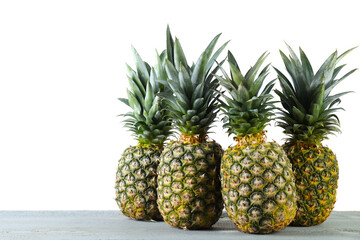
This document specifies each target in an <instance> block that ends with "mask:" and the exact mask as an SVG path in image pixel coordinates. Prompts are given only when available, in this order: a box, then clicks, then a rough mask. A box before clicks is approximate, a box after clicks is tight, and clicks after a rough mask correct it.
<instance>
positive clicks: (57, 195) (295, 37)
mask: <svg viewBox="0 0 360 240" xmlns="http://www.w3.org/2000/svg"><path fill="white" fill-rule="evenodd" d="M356 2H357V1H305V0H302V1H268V0H267V1H226V0H222V1H209V0H207V1H199V0H198V1H195V0H193V1H186V0H182V1H135V0H132V1H90V0H87V1H73V0H72V1H66V0H62V1H15V0H14V1H1V2H0V81H1V82H0V209H2V210H37V209H39V210H46V209H54V210H66V209H79V210H81V209H90V210H91V209H117V206H116V204H115V201H114V196H115V194H114V180H115V172H116V168H117V160H118V158H119V157H120V155H121V153H122V151H123V150H124V149H125V148H126V147H128V146H129V145H130V144H135V141H134V140H132V138H131V135H130V133H129V132H127V131H126V130H125V129H123V128H122V125H121V122H120V121H121V119H120V118H119V117H116V116H117V115H118V114H120V113H124V112H126V111H127V110H128V109H126V108H125V107H124V105H122V103H121V102H119V101H118V100H117V98H118V97H125V96H126V95H125V94H126V87H127V79H126V73H125V62H128V63H129V64H130V65H133V64H132V62H133V59H132V55H131V51H130V46H131V44H133V45H134V46H135V47H136V48H137V50H138V51H139V53H140V54H141V56H142V57H143V59H144V60H146V61H148V62H150V63H154V59H155V48H157V49H158V50H159V51H160V50H162V49H164V47H165V29H166V25H167V24H170V26H171V29H172V33H173V35H176V36H177V37H179V39H180V41H181V43H182V45H183V48H184V50H185V53H186V54H187V58H188V61H190V60H191V61H196V59H197V57H198V56H199V55H200V53H201V51H202V50H204V48H205V47H206V45H207V44H208V42H209V41H210V40H211V39H212V38H213V37H214V36H215V35H216V34H217V33H219V32H222V33H223V35H222V37H221V38H220V42H219V43H223V42H225V41H226V40H229V39H231V43H230V44H229V45H228V46H229V49H231V50H232V52H233V53H234V55H235V57H236V58H237V59H238V61H239V64H240V66H241V68H242V69H243V71H245V70H246V69H247V68H248V67H249V66H250V65H251V64H253V63H254V62H255V61H256V59H257V58H258V57H259V56H260V54H261V53H262V52H264V51H266V50H268V51H270V52H271V54H270V56H269V58H268V62H272V64H273V65H274V66H276V67H278V68H280V69H281V70H284V66H283V64H282V62H281V59H280V56H279V53H278V49H282V50H284V51H285V52H287V49H286V47H285V44H284V41H286V42H287V43H289V44H290V45H291V46H293V48H294V49H297V48H298V46H299V45H300V46H301V47H302V48H303V50H304V51H305V52H306V53H307V55H308V57H309V58H310V60H311V62H312V64H313V67H314V68H315V69H317V68H318V67H319V66H320V64H321V63H322V62H323V61H324V60H325V59H326V58H327V57H328V56H329V55H330V54H331V53H332V52H333V51H334V50H336V49H338V50H339V51H340V52H343V51H345V50H347V49H349V48H351V47H354V46H357V45H359V44H360V14H359V7H358V6H357V5H356ZM219 46H220V45H219ZM342 62H343V63H348V65H347V67H346V68H345V70H350V69H353V68H357V67H359V65H360V49H356V50H355V51H353V52H352V53H351V54H349V55H348V56H347V57H346V58H345V59H343V61H342ZM344 73H345V71H344ZM274 77H275V74H274V71H272V73H271V76H270V77H269V79H268V80H270V79H272V78H274ZM345 90H354V91H355V92H356V93H353V94H349V95H347V96H345V97H343V101H342V103H341V106H342V107H344V108H346V110H347V111H346V112H340V113H339V117H340V120H341V123H342V131H343V133H342V134H339V135H337V136H330V140H329V141H326V144H327V145H328V146H329V147H330V148H331V149H333V150H334V152H335V153H336V154H337V157H338V160H339V164H340V181H339V189H338V200H337V203H336V206H335V210H360V205H359V204H358V199H359V197H360V193H359V191H358V188H359V186H358V185H359V183H360V181H359V169H360V159H359V142H358V139H359V134H360V131H359V126H358V125H359V121H358V117H359V116H358V115H359V114H358V113H359V110H358V108H359V106H358V104H359V102H360V74H359V72H356V73H355V74H353V75H352V76H351V77H349V79H347V80H346V81H344V82H343V83H342V84H341V85H340V86H339V87H338V88H337V90H336V91H337V92H339V91H345ZM267 130H268V139H269V140H272V139H273V140H276V141H277V142H280V143H283V138H284V135H282V133H281V129H279V128H275V127H274V124H272V126H270V127H268V128H267ZM213 131H214V132H215V133H216V134H212V135H211V137H213V138H214V139H216V140H217V141H218V142H219V143H221V144H222V145H223V147H224V148H226V147H227V146H228V145H229V144H231V143H232V138H231V137H227V135H226V134H225V133H224V131H223V130H222V129H221V127H220V124H218V127H216V128H214V129H213Z"/></svg>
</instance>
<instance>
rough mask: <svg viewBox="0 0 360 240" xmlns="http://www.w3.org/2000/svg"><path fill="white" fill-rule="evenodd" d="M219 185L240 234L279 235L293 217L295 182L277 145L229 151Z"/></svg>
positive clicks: (249, 146) (237, 147)
mask: <svg viewBox="0 0 360 240" xmlns="http://www.w3.org/2000/svg"><path fill="white" fill-rule="evenodd" d="M221 182H222V194H223V198H224V202H225V208H226V211H227V212H228V215H229V217H230V219H231V220H232V221H233V223H234V224H235V225H236V226H237V227H238V228H239V229H240V230H241V231H243V232H247V233H261V234H264V233H271V232H274V231H278V230H281V229H283V228H285V227H286V226H287V225H289V224H290V222H291V221H292V220H293V218H294V216H295V212H296V204H295V203H296V191H295V179H294V175H293V173H292V170H291V164H290V161H289V159H288V158H287V157H286V155H285V152H284V150H283V149H282V148H281V146H280V145H279V144H277V143H274V142H268V143H261V144H258V145H246V146H242V147H240V146H235V147H230V148H228V149H227V150H226V151H225V154H224V157H223V160H222V164H221Z"/></svg>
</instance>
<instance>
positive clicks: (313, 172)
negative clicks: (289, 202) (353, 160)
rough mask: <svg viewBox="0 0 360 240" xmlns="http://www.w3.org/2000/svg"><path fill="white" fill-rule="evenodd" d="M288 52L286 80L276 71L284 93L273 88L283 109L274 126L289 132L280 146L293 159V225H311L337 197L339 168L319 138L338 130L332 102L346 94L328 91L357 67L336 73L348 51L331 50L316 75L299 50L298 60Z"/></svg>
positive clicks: (328, 211) (327, 212)
mask: <svg viewBox="0 0 360 240" xmlns="http://www.w3.org/2000/svg"><path fill="white" fill-rule="evenodd" d="M288 48H289V51H290V56H289V57H287V56H286V55H285V54H284V53H283V52H281V51H280V54H281V57H282V59H283V61H284V64H285V67H286V70H287V72H288V73H289V75H290V80H289V79H288V78H287V77H286V76H285V75H284V74H283V73H282V72H280V71H279V70H278V69H276V68H275V70H276V71H277V73H278V79H279V81H280V85H281V89H282V91H281V92H280V91H278V90H275V91H276V93H277V94H278V95H279V97H280V99H281V103H282V106H283V109H282V110H281V117H280V118H279V122H278V125H279V126H280V127H282V128H283V129H284V133H285V134H287V135H288V136H289V138H288V139H287V142H286V143H285V144H284V149H285V151H286V153H287V155H288V157H289V159H290V160H291V163H292V166H293V171H294V175H295V178H296V188H297V193H298V200H297V206H298V210H297V213H296V217H295V219H294V221H293V222H292V225H296V226H314V225H318V224H321V223H322V222H324V221H325V220H326V219H327V218H328V217H329V216H330V214H331V211H332V209H333V207H334V204H335V201H336V189H337V186H338V178H339V166H338V161H337V159H336V156H335V154H334V153H333V152H332V151H331V150H330V149H329V148H328V147H326V146H323V145H322V143H321V142H322V141H323V140H324V139H327V138H328V137H327V136H328V134H334V133H336V132H340V128H339V126H340V123H339V119H338V117H337V116H336V115H335V112H336V111H338V110H341V109H342V108H337V107H335V105H336V104H337V103H339V102H340V97H341V96H342V95H344V94H346V93H348V92H342V93H338V94H334V95H330V93H331V91H332V89H333V88H334V87H335V86H336V85H337V84H338V83H339V82H341V81H342V80H344V79H345V78H346V77H347V76H349V75H350V74H352V73H353V72H354V71H355V70H356V69H354V70H351V71H349V72H348V73H346V74H345V75H344V76H342V77H340V78H337V75H338V74H339V72H340V71H341V69H342V68H343V67H344V66H345V65H341V66H337V64H338V63H339V61H340V60H341V59H342V58H343V57H344V56H345V55H346V54H347V53H349V52H350V51H351V50H352V49H350V50H348V51H346V52H345V53H343V54H341V55H340V56H338V53H337V51H335V52H334V53H333V54H331V55H330V56H329V57H328V59H327V60H326V61H325V62H324V63H323V64H322V66H321V67H320V68H319V70H318V71H317V72H316V73H315V74H314V72H313V69H312V67H311V64H310V62H309V60H308V58H307V56H306V55H305V53H304V52H303V51H302V50H301V48H300V58H299V57H298V56H297V55H296V54H295V53H294V51H293V50H292V49H291V48H290V47H289V46H288Z"/></svg>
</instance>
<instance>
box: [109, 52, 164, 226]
mask: <svg viewBox="0 0 360 240" xmlns="http://www.w3.org/2000/svg"><path fill="white" fill-rule="evenodd" d="M133 53H134V57H135V63H136V71H135V70H133V69H131V68H130V67H129V66H128V79H129V85H130V89H128V99H125V98H119V100H120V101H122V102H124V103H125V104H126V105H128V106H129V107H131V108H132V110H133V111H132V112H128V113H127V114H124V115H123V116H125V117H126V119H125V121H124V122H125V127H127V128H129V130H130V131H132V132H133V134H134V137H135V138H136V139H137V141H138V145H136V146H130V147H128V148H127V149H125V151H124V153H123V154H122V156H121V158H120V160H119V163H118V170H117V173H116V183H115V190H116V202H117V204H118V206H119V208H120V210H121V212H122V213H123V214H124V215H125V216H128V217H130V218H133V219H136V220H161V219H162V218H161V215H160V213H159V210H158V207H157V203H156V201H157V193H156V187H157V181H156V179H157V166H158V163H159V160H160V154H161V152H162V149H163V145H164V141H165V140H166V138H167V137H168V136H169V135H170V133H171V122H170V120H169V117H167V114H166V110H165V109H164V108H163V106H164V105H163V103H162V101H161V100H160V98H159V97H158V96H156V95H157V94H159V93H160V92H164V91H165V90H166V89H165V88H164V86H163V85H162V84H160V83H159V80H160V79H164V78H166V73H165V69H164V67H163V62H164V57H165V55H166V54H165V52H164V53H162V54H161V55H160V56H159V55H158V56H157V65H156V66H155V67H154V68H150V66H149V65H148V64H147V63H146V62H144V61H143V60H142V59H141V57H140V56H139V54H138V53H137V52H136V50H135V49H133Z"/></svg>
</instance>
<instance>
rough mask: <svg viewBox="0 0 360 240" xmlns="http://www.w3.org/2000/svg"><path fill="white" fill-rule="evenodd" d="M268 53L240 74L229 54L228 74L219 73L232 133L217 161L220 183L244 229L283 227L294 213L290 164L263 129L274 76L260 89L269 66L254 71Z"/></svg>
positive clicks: (268, 115)
mask: <svg viewBox="0 0 360 240" xmlns="http://www.w3.org/2000/svg"><path fill="white" fill-rule="evenodd" d="M266 56H267V54H266V53H264V54H263V55H262V56H261V57H260V58H259V60H258V61H257V62H256V63H255V65H254V66H253V67H251V68H250V70H249V71H248V72H247V73H246V75H245V76H243V75H242V73H241V71H240V68H239V66H238V64H237V62H236V60H235V58H234V57H233V55H232V54H231V52H229V53H228V61H229V65H230V72H231V77H229V76H228V75H227V74H226V72H225V71H223V74H224V77H220V76H217V78H218V80H219V82H220V84H221V85H222V86H223V87H224V88H225V89H226V90H227V92H228V93H229V95H226V94H225V93H223V94H222V95H223V97H224V98H225V102H223V103H222V110H223V112H224V115H225V117H224V119H223V121H224V127H225V128H227V131H228V133H229V135H230V134H234V135H235V139H236V141H237V144H236V145H235V146H230V147H229V148H228V149H227V150H226V151H225V154H224V156H223V159H222V162H221V184H222V195H223V199H224V202H225V208H226V211H227V213H228V215H229V218H230V219H231V220H232V221H233V223H234V224H235V225H236V227H238V228H239V229H240V230H241V231H243V232H246V233H260V234H265V233H271V232H274V231H279V230H281V229H284V228H285V227H286V226H287V225H289V224H290V222H291V221H292V220H293V218H294V216H295V211H296V204H295V201H296V192H295V180H294V175H293V172H292V170H291V164H290V161H289V159H288V158H287V156H286V154H285V152H284V150H283V149H282V148H281V146H280V145H279V144H277V143H275V142H266V137H265V133H264V128H265V126H266V125H267V124H268V122H269V121H270V120H271V116H272V115H273V109H274V105H273V102H271V99H272V95H271V94H270V91H271V89H272V88H273V86H274V80H273V81H270V82H269V83H268V84H267V85H266V86H265V87H264V89H263V90H262V91H260V89H261V86H262V84H263V82H264V79H265V77H266V76H267V74H268V66H266V67H265V68H263V70H262V71H261V72H260V74H259V75H258V76H257V72H258V70H259V68H260V66H261V64H262V63H263V62H264V60H265V58H266Z"/></svg>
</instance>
